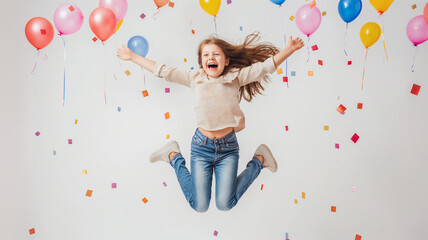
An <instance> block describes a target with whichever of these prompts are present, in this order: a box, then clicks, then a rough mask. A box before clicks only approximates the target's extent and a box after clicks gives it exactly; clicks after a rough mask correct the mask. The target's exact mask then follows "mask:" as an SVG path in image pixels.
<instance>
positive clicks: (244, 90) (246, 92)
mask: <svg viewBox="0 0 428 240" xmlns="http://www.w3.org/2000/svg"><path fill="white" fill-rule="evenodd" d="M259 40H260V33H259V32H255V33H252V34H250V35H248V36H247V37H246V38H245V40H244V42H243V43H242V44H239V45H233V44H230V43H229V42H227V41H225V40H223V39H220V38H218V37H215V36H212V37H209V38H207V39H205V40H203V41H202V42H201V43H200V44H199V48H198V63H199V67H201V68H202V56H201V55H202V49H203V47H204V46H205V45H206V44H215V45H217V46H218V47H220V48H221V49H222V50H223V52H224V54H225V55H226V58H229V60H230V61H229V65H228V66H225V68H224V70H223V73H222V74H221V75H225V74H227V73H228V72H229V71H230V70H231V69H233V68H238V69H241V68H244V67H247V66H250V65H252V64H253V63H256V62H263V61H264V60H266V59H268V58H269V57H271V56H273V55H275V54H277V53H278V52H279V49H278V48H277V47H275V46H274V45H273V44H271V43H268V42H261V43H258V41H259ZM262 80H263V81H264V82H269V80H270V79H269V76H268V75H265V76H264V77H263V79H262ZM261 83H262V81H256V82H252V83H249V84H247V85H245V86H241V87H240V88H239V101H241V100H242V98H244V99H245V100H247V101H248V102H251V100H252V99H253V97H254V96H255V95H257V94H262V93H261V91H263V90H265V89H264V87H263V85H262V84H261Z"/></svg>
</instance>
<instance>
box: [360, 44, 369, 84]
mask: <svg viewBox="0 0 428 240" xmlns="http://www.w3.org/2000/svg"><path fill="white" fill-rule="evenodd" d="M368 51H369V48H368V47H366V57H365V60H364V70H363V79H362V80H361V89H363V82H364V74H365V73H366V63H367V52H368Z"/></svg>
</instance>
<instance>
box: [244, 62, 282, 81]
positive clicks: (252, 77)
mask: <svg viewBox="0 0 428 240" xmlns="http://www.w3.org/2000/svg"><path fill="white" fill-rule="evenodd" d="M275 70H276V69H275V63H274V62H273V57H270V58H268V59H266V60H265V61H264V62H257V63H254V64H252V65H251V66H248V67H244V68H242V69H241V70H240V71H239V73H238V81H239V86H244V85H247V84H249V83H251V82H256V81H259V80H260V79H262V78H263V76H265V75H266V74H271V73H273V72H275Z"/></svg>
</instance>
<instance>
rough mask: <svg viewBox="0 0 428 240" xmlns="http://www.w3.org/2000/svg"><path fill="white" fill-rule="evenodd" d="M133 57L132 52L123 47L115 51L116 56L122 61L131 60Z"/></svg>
mask: <svg viewBox="0 0 428 240" xmlns="http://www.w3.org/2000/svg"><path fill="white" fill-rule="evenodd" d="M133 55H134V52H133V51H131V49H129V48H128V47H126V46H125V45H122V47H121V48H119V49H118V50H117V56H118V57H119V58H120V59H122V60H126V61H129V60H132V57H133Z"/></svg>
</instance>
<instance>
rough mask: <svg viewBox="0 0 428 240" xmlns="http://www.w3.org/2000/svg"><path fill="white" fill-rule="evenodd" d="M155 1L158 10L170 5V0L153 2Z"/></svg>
mask: <svg viewBox="0 0 428 240" xmlns="http://www.w3.org/2000/svg"><path fill="white" fill-rule="evenodd" d="M153 1H155V4H156V6H158V8H161V7H163V6H165V5H167V4H168V3H169V0H153Z"/></svg>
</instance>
